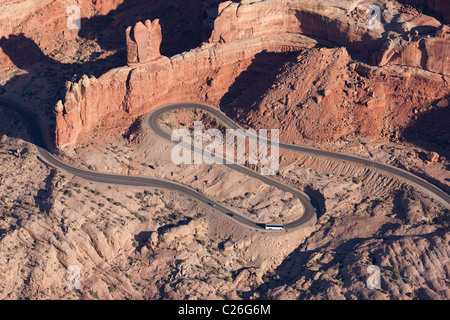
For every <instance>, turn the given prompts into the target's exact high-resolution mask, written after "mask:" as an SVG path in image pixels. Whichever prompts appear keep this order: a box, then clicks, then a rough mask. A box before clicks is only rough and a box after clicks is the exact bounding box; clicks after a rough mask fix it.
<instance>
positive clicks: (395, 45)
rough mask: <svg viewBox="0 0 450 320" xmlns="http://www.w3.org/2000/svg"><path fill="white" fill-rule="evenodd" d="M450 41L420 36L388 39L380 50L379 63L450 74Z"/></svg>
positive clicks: (380, 64)
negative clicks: (409, 38) (406, 39)
mask: <svg viewBox="0 0 450 320" xmlns="http://www.w3.org/2000/svg"><path fill="white" fill-rule="evenodd" d="M449 54H450V41H449V40H448V39H445V38H440V37H435V38H431V37H430V38H427V37H419V38H418V39H417V40H415V41H414V40H413V41H405V40H400V41H393V40H391V39H389V40H387V41H386V42H385V43H384V45H383V47H382V48H381V50H380V53H379V56H378V61H377V63H378V65H379V66H384V65H386V64H397V65H403V66H410V67H417V68H422V69H425V70H429V71H432V72H436V73H440V74H444V75H449V74H450V55H449Z"/></svg>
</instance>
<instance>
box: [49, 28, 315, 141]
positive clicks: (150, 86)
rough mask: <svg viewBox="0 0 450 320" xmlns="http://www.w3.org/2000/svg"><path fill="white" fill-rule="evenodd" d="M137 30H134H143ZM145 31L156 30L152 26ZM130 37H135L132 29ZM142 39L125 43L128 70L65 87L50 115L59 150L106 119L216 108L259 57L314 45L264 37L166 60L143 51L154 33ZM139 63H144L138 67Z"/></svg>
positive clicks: (205, 46) (207, 45) (299, 38)
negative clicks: (169, 108) (181, 106)
mask: <svg viewBox="0 0 450 320" xmlns="http://www.w3.org/2000/svg"><path fill="white" fill-rule="evenodd" d="M140 25H141V23H139V26H138V29H142V26H140ZM147 25H153V28H155V30H160V28H158V27H157V26H156V23H155V22H147ZM144 28H146V27H145V26H144ZM128 32H129V34H132V33H133V32H136V27H134V28H133V29H130V30H128ZM159 32H160V31H159ZM143 33H144V34H145V36H147V37H149V39H148V40H145V38H144V39H141V40H140V42H139V41H138V42H134V41H133V38H132V37H131V36H130V37H129V38H128V39H129V40H128V43H129V44H131V49H130V50H129V52H132V55H131V57H129V61H131V63H130V65H129V66H124V67H121V68H116V69H112V70H110V71H109V72H107V73H106V74H104V75H103V76H101V77H99V78H98V79H97V78H95V77H87V76H84V77H83V78H82V79H81V80H80V81H79V82H77V83H71V82H68V83H67V90H66V95H65V99H64V101H58V103H57V104H56V106H55V109H54V110H55V113H56V145H57V146H58V147H66V146H69V145H73V144H75V143H77V142H78V141H79V140H80V138H81V137H82V136H83V135H84V134H86V133H88V132H90V131H92V130H93V129H94V128H95V127H97V126H98V125H99V124H100V123H101V120H103V119H104V118H105V117H107V116H110V115H113V114H117V113H120V112H123V111H125V112H127V113H128V114H132V115H133V117H137V116H139V115H142V114H144V113H147V112H149V111H151V110H154V109H156V108H157V107H160V106H163V105H167V104H170V103H177V102H182V101H196V102H207V103H217V102H218V101H219V99H220V98H221V97H222V96H223V95H224V94H225V93H226V92H227V91H228V88H229V87H230V86H231V85H232V84H233V82H234V80H235V79H236V77H238V76H239V75H240V74H241V72H242V71H244V70H246V69H247V67H248V66H249V65H250V64H251V63H252V60H253V59H254V57H255V56H256V55H257V54H258V53H261V52H262V51H267V52H289V51H295V50H299V49H300V48H311V47H314V46H316V45H317V43H318V42H317V41H316V40H313V39H310V38H307V37H302V36H293V35H285V36H267V37H264V38H252V39H250V40H242V41H234V42H232V43H227V44H216V43H204V44H203V45H202V46H201V47H199V48H197V49H194V50H191V51H189V52H185V53H182V54H178V55H176V56H173V57H171V58H170V59H169V58H167V57H165V56H161V55H160V54H159V51H158V50H157V48H156V47H148V46H147V45H148V43H151V41H150V38H154V37H155V32H145V30H144V32H143ZM156 35H158V32H156ZM156 38H158V37H156ZM136 43H138V45H137V48H136V45H135V44H136ZM139 43H144V46H142V47H141V46H139ZM155 43H156V45H158V43H159V42H158V41H156V42H155ZM143 48H148V50H147V51H146V50H145V49H143ZM158 56H159V58H158ZM142 57H146V58H145V61H148V62H147V63H137V62H136V61H142V60H140V59H142ZM147 57H152V58H147Z"/></svg>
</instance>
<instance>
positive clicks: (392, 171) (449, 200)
mask: <svg viewBox="0 0 450 320" xmlns="http://www.w3.org/2000/svg"><path fill="white" fill-rule="evenodd" d="M180 108H191V109H201V110H204V111H206V112H208V113H209V114H211V115H212V116H214V117H215V118H216V119H217V120H219V121H220V122H221V123H222V124H223V125H225V126H226V127H228V128H231V129H239V128H241V127H240V126H239V125H237V124H236V123H235V122H234V121H233V120H232V119H230V118H228V117H227V116H226V115H225V114H224V113H222V112H221V111H220V110H219V109H217V108H215V107H212V106H209V105H205V104H198V103H178V104H173V105H169V106H166V107H163V108H159V109H157V110H156V111H154V112H153V113H152V114H151V115H150V116H149V126H150V128H151V129H152V130H153V131H154V132H155V133H157V134H158V135H160V136H162V137H164V138H165V139H169V140H170V135H168V134H167V133H166V132H164V131H163V130H162V129H161V128H160V127H159V122H158V119H159V117H160V116H161V115H163V114H164V113H166V112H169V111H173V110H176V109H180ZM279 145H280V148H282V149H286V150H291V151H295V152H301V153H306V154H310V155H316V156H322V157H328V158H331V159H338V160H343V161H348V162H352V163H356V164H359V165H362V166H365V167H368V168H375V169H378V170H380V171H384V172H386V173H387V174H388V175H390V176H393V177H395V178H398V179H400V180H403V181H404V182H406V183H408V184H411V185H413V186H415V187H417V188H419V189H420V190H422V191H423V192H425V193H427V194H428V195H430V196H431V197H433V198H435V199H436V200H438V201H439V202H440V203H442V205H443V206H444V207H446V208H447V209H450V195H449V194H448V193H446V192H445V191H443V190H441V189H440V188H438V187H436V186H435V185H433V184H432V183H430V182H428V181H426V180H424V179H422V178H420V177H418V176H416V175H414V174H411V173H409V172H407V171H405V170H402V169H399V168H397V167H393V166H390V165H387V164H383V163H379V162H376V161H372V160H368V159H365V158H360V157H357V156H353V155H348V154H344V153H337V152H331V151H325V150H320V149H315V148H308V147H302V146H297V145H292V144H287V143H281V142H280V144H279ZM234 169H236V170H238V171H241V172H243V173H245V174H248V175H251V176H254V177H256V176H255V175H254V174H251V173H250V172H248V171H251V170H249V169H247V170H248V171H247V170H243V169H238V168H234ZM251 172H253V171H251ZM261 177H262V176H260V177H259V178H260V180H264V182H266V183H268V184H271V185H275V186H277V187H279V188H280V189H284V188H283V186H284V185H283V184H281V186H280V183H279V182H275V181H274V180H272V179H270V180H272V182H269V181H267V179H264V178H261ZM284 187H286V186H284ZM284 190H286V191H287V189H284ZM290 192H292V191H290ZM294 194H295V195H297V196H298V197H299V198H301V199H302V197H301V195H299V194H298V192H297V193H294ZM303 200H305V199H303ZM302 202H303V203H304V204H305V205H306V212H305V215H306V217H305V219H308V218H309V215H310V213H309V212H308V210H309V209H308V205H307V204H306V202H305V201H302ZM300 220H301V219H300ZM298 223H301V222H293V223H292V224H293V225H297V224H298ZM292 224H290V225H289V226H293V225H292Z"/></svg>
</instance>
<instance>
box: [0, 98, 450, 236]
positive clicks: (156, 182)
mask: <svg viewBox="0 0 450 320" xmlns="http://www.w3.org/2000/svg"><path fill="white" fill-rule="evenodd" d="M0 107H2V108H4V109H8V110H11V111H14V112H16V113H17V114H19V115H20V116H21V117H22V119H23V120H24V121H25V123H26V125H27V127H28V129H29V131H30V137H31V139H33V140H34V143H35V145H36V148H37V151H38V156H39V158H40V159H41V160H42V161H43V162H44V163H46V164H48V165H50V166H52V167H55V168H58V169H60V170H63V171H65V172H67V173H69V174H72V175H74V176H77V177H80V178H82V179H85V180H87V181H90V182H97V183H105V184H112V185H122V186H135V187H152V188H165V189H170V190H174V191H178V192H181V193H184V194H185V195H187V196H190V197H192V198H193V199H196V200H198V201H200V202H202V203H205V204H210V203H213V204H214V205H215V206H214V207H213V209H215V210H216V211H218V212H220V213H223V214H226V215H227V217H228V218H230V219H233V220H235V221H236V222H238V223H240V224H243V225H245V226H247V227H248V228H250V229H254V230H264V225H263V224H261V223H258V222H255V221H253V220H251V219H249V218H248V217H246V216H244V215H243V214H242V213H240V212H239V211H237V210H234V209H230V208H228V207H226V206H224V205H222V204H221V203H219V202H217V201H215V200H213V199H210V198H208V197H207V196H205V195H203V194H202V193H200V192H198V191H196V190H194V189H192V188H190V187H187V186H184V185H182V184H179V183H176V182H173V181H169V180H163V179H157V178H150V177H140V176H129V175H120V174H112V173H101V172H96V171H92V170H85V169H80V168H76V167H74V166H71V165H69V164H66V163H64V162H63V161H61V160H59V159H58V158H56V157H55V156H53V155H52V154H51V153H50V152H49V151H48V150H47V148H46V143H45V138H44V135H43V131H42V130H41V128H40V126H39V122H38V121H37V119H36V117H35V116H34V115H33V114H32V113H31V112H29V111H27V110H26V109H24V108H22V107H21V106H20V105H17V104H13V103H11V102H9V101H6V100H3V99H0ZM180 108H192V109H201V110H203V111H205V112H208V113H209V114H211V115H212V116H214V117H215V118H216V119H217V120H218V121H219V122H221V123H222V124H223V125H224V126H226V127H227V128H230V129H239V128H241V127H240V126H239V125H237V124H236V123H235V122H234V121H233V120H232V119H230V118H228V117H227V116H226V115H225V114H224V113H222V112H221V111H220V110H219V109H217V108H215V107H212V106H209V105H205V104H198V103H178V104H173V105H169V106H166V107H162V108H159V109H157V110H155V111H154V112H153V113H151V114H150V115H149V116H148V124H149V128H150V129H151V130H152V131H154V132H155V133H156V134H157V135H159V136H161V137H162V138H164V139H167V140H169V141H171V136H170V135H169V134H168V133H167V132H165V131H164V130H163V129H162V128H161V127H160V124H159V119H160V117H161V116H162V115H163V114H164V113H167V112H169V111H173V110H176V109H180ZM269 142H270V140H269ZM279 146H280V148H282V149H286V150H291V151H296V152H302V153H307V154H310V155H317V156H325V157H329V158H332V159H338V160H344V161H349V162H353V163H357V164H359V165H363V166H366V167H372V168H376V169H379V170H381V171H385V172H387V173H388V174H390V175H392V176H395V177H396V178H399V179H401V180H403V181H405V182H407V183H410V184H412V185H414V186H416V187H418V188H419V189H421V190H423V191H424V192H426V193H428V194H429V195H430V196H432V197H434V198H435V199H437V200H438V201H440V202H441V203H442V204H443V205H444V206H445V207H447V208H450V196H449V195H448V194H447V193H445V192H444V191H443V190H441V189H439V188H438V187H436V186H435V185H433V184H431V183H429V182H427V181H426V180H424V179H422V178H419V177H417V176H415V175H413V174H411V173H409V172H406V171H404V170H401V169H399V168H396V167H393V166H389V165H386V164H382V163H378V162H375V161H371V160H367V159H364V158H360V157H356V156H352V155H347V154H342V153H335V152H330V151H324V150H319V149H314V148H308V147H301V146H296V145H291V144H286V143H281V142H280V143H279ZM224 165H225V166H227V167H229V168H230V169H232V170H235V171H238V172H240V173H242V174H245V175H248V176H251V177H253V178H256V179H258V180H260V181H262V182H263V183H266V184H268V185H271V186H274V187H276V188H279V189H281V190H283V191H285V192H290V193H292V194H293V195H294V196H296V197H298V198H299V199H300V201H301V203H302V204H303V206H304V212H303V215H302V216H301V217H300V218H299V219H297V220H295V221H292V222H290V223H287V224H285V229H286V230H291V229H294V228H299V227H302V226H306V225H310V224H312V223H314V221H315V219H316V207H315V205H313V203H314V201H313V199H310V198H309V197H308V196H307V195H306V194H305V193H303V192H301V191H299V190H297V189H295V188H292V187H290V186H288V185H285V184H283V183H281V182H279V181H277V180H274V179H271V178H269V177H267V176H263V175H260V174H258V173H257V172H255V171H253V170H251V169H248V168H247V167H244V166H241V165H238V164H224Z"/></svg>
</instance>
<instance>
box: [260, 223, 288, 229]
mask: <svg viewBox="0 0 450 320" xmlns="http://www.w3.org/2000/svg"><path fill="white" fill-rule="evenodd" d="M264 227H265V228H266V230H284V224H270V223H266V224H265V225H264Z"/></svg>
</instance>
